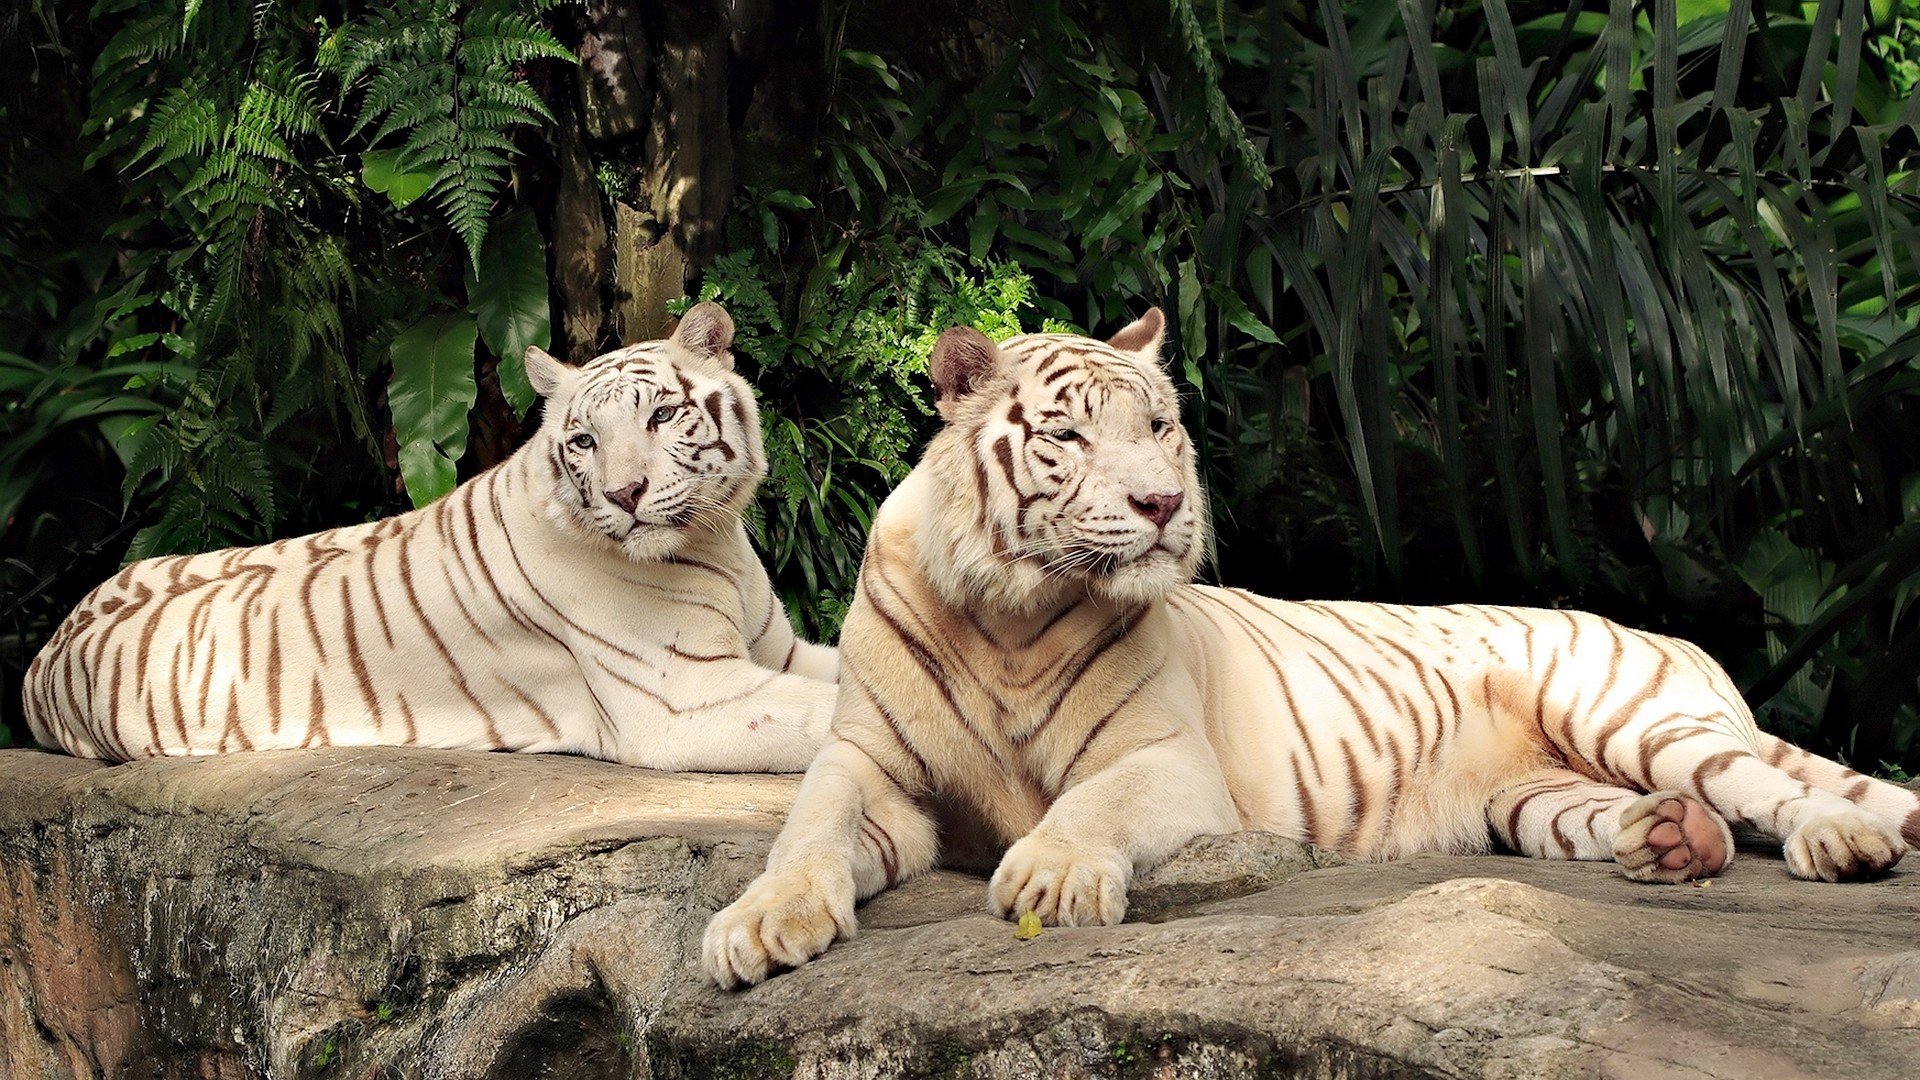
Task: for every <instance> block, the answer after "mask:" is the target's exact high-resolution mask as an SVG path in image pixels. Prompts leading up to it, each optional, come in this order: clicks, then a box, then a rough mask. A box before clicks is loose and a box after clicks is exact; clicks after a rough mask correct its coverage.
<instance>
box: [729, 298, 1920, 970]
mask: <svg viewBox="0 0 1920 1080" xmlns="http://www.w3.org/2000/svg"><path fill="white" fill-rule="evenodd" d="M1161 330H1162V324H1161V317H1160V314H1159V312H1157V311H1154V312H1150V313H1149V314H1148V315H1147V317H1146V318H1144V319H1141V320H1140V321H1138V322H1136V323H1135V324H1133V325H1132V326H1129V327H1128V328H1126V329H1125V330H1123V331H1121V333H1120V334H1119V335H1118V336H1117V337H1115V338H1114V339H1113V340H1112V341H1111V342H1110V343H1101V342H1098V341H1092V340H1089V339H1086V338H1080V337H1072V336H1066V335H1058V334H1035V335H1025V336H1021V337H1016V338H1013V339H1010V340H1008V341H1006V342H1003V343H1001V344H1000V345H999V346H997V347H996V346H995V345H994V344H993V343H991V342H989V341H988V340H987V339H986V338H984V337H982V336H981V335H980V334H978V333H975V332H973V331H971V330H965V329H957V330H951V331H948V332H947V333H946V334H944V335H942V337H941V338H940V340H939V343H938V344H937V345H936V347H935V349H934V353H933V357H932V362H931V368H932V374H933V379H934V383H935V385H936V386H937V387H938V389H939V392H940V401H939V407H940V411H941V413H942V415H943V416H944V417H945V419H946V427H945V429H944V430H943V431H941V432H940V433H939V435H937V436H936V437H935V438H934V440H933V442H932V443H931V444H930V445H929V446H928V448H927V451H926V454H925V456H924V457H923V458H922V459H921V462H920V464H919V465H918V466H917V467H916V468H915V469H914V471H913V473H912V474H911V475H910V476H909V477H908V478H907V480H906V482H905V483H903V484H902V485H901V486H900V488H899V489H898V490H896V491H895V492H894V493H893V495H892V496H891V497H889V498H888V499H887V501H886V504H885V505H884V506H883V507H882V509H881V512H880V514H879V515H878V516H877V517H876V519H875V521H874V524H873V531H872V534H871V536H870V538H869V540H868V544H867V552H866V558H865V560H864V562H863V564H862V566H861V570H860V583H859V589H858V595H857V596H856V598H855V600H854V603H853V606H852V609H851V610H850V612H849V613H848V616H847V621H846V626H845V628H844V630H843V631H842V634H841V658H842V664H843V670H842V678H841V694H840V700H839V706H838V711H837V712H836V714H835V716H834V722H833V728H834V735H835V739H834V741H833V742H832V743H831V744H830V745H828V746H827V747H826V749H824V750H822V751H821V753H820V756H819V757H818V758H816V759H815V760H814V762H813V764H812V765H811V766H810V767H809V768H808V770H807V775H806V778H805V779H804V780H803V781H802V782H801V785H800V792H799V796H798V798H797V800H796V802H795V804H794V807H793V810H792V813H791V815H790V816H789V818H788V820H787V824H786V827H785V828H784V829H783V830H782V831H781V833H780V836H779V838H778V839H777V840H776V841H775V843H774V845H773V850H772V852H771V853H770V855H769V856H768V859H767V869H766V872H765V873H764V874H762V875H761V876H760V878H759V879H758V880H756V881H755V882H753V884H751V885H750V886H748V888H747V890H746V892H745V894H744V895H742V896H741V897H740V899H739V900H738V901H736V902H735V903H734V904H732V905H731V906H729V907H727V908H726V909H724V910H723V911H721V912H720V913H719V914H718V915H716V916H714V918H713V920H712V922H711V923H709V924H708V927H707V932H706V936H705V940H704V943H703V948H702V958H703V963H704V966H705V968H706V970H707V972H708V974H709V975H710V976H711V977H712V978H713V979H714V980H715V981H716V982H718V983H720V984H721V985H723V986H739V985H742V984H750V983H755V982H758V981H760V980H761V979H764V978H766V977H767V975H768V974H769V972H770V971H772V970H773V969H775V968H777V967H779V966H793V965H797V964H800V963H803V962H805V961H806V960H807V959H809V958H810V957H813V956H815V955H817V954H819V953H820V952H821V951H822V950H824V949H825V948H827V946H828V945H829V944H830V943H832V942H833V941H834V940H835V939H836V938H844V937H848V936H850V935H852V934H853V932H854V930H855V926H856V923H855V917H854V904H855V902H856V901H857V900H858V899H860V898H863V897H866V896H870V895H872V894H874V893H876V892H879V891H881V890H882V889H885V888H888V887H889V886H891V885H893V884H894V883H896V882H898V881H900V880H901V879H903V878H906V877H909V876H912V875H914V874H917V873H920V872H921V871H923V870H925V869H927V868H928V867H929V866H931V865H932V864H933V862H934V860H935V858H936V856H945V857H946V858H948V859H949V860H954V859H961V860H964V859H966V858H967V857H969V856H970V855H973V854H975V853H983V854H985V855H987V856H988V858H989V860H991V859H992V858H995V857H997V858H998V867H997V869H995V870H994V872H993V877H992V880H991V882H990V883H989V885H988V889H987V895H988V901H989V906H990V908H991V910H993V911H994V912H996V913H998V914H1000V915H1002V916H1006V917H1014V916H1018V915H1021V914H1023V913H1026V912H1033V913H1036V914H1037V915H1038V916H1039V917H1040V919H1041V920H1042V921H1043V922H1046V923H1051V924H1065V925H1088V924H1106V923H1113V922H1117V921H1119V920H1120V919H1121V918H1122V917H1123V915H1124V914H1125V912H1126V901H1127V893H1126V890H1127V885H1128V882H1129V880H1130V879H1131V877H1132V876H1133V875H1134V874H1135V873H1136V872H1137V871H1139V870H1140V869H1142V868H1144V867H1147V866H1151V865H1152V864H1154V863H1155V862H1157V861H1159V860H1160V859H1163V858H1165V857H1166V856H1167V855H1168V854H1169V853H1171V852H1172V851H1173V850H1174V849H1175V848H1176V847H1178V846H1179V845H1180V844H1182V843H1184V842H1185V841H1187V840H1189V839H1191V838H1193V837H1194V836H1196V835H1200V834H1204V833H1217V832H1226V831H1230V830H1234V829H1263V830H1268V831H1272V832H1276V833H1281V834H1284V835H1286V836H1291V837H1295V838H1299V839H1302V840H1309V841H1312V842H1313V843H1316V844H1321V845H1324V846H1328V847H1332V848H1335V849H1337V850H1339V851H1341V852H1343V853H1345V854H1347V855H1349V856H1352V857H1356V858H1362V859H1381V858H1389V857H1393V856H1399V855H1409V854H1413V853H1416V852H1456V853H1464V852H1476V851H1485V850H1487V849H1488V848H1489V847H1490V846H1491V843H1492V841H1493V840H1494V839H1496V838H1497V839H1499V840H1500V841H1502V842H1503V843H1505V844H1506V845H1508V846H1509V847H1511V848H1513V849H1516V850H1518V851H1520V852H1521V853H1523V854H1526V855H1531V856H1536V857H1540V858H1561V859H1612V860H1615V861H1616V862H1617V863H1618V864H1619V866H1620V867H1621V869H1622V870H1623V871H1624V872H1625V873H1626V875H1627V876H1628V877H1631V878H1635V879H1638V880H1645V881H1665V882H1672V881H1684V880H1687V879H1691V878H1696V877H1700V876H1703V875H1708V874H1713V873H1717V872H1719V870H1720V869H1721V868H1722V867H1724V866H1725V865H1726V864H1727V861H1728V860H1729V859H1731V858H1732V857H1733V843H1732V837H1731V835H1730V833H1729V831H1728V828H1727V824H1726V820H1727V819H1732V820H1734V821H1739V822H1744V823H1746V824H1749V825H1752V826H1754V827H1756V828H1758V829H1760V830H1761V831H1763V832H1766V833H1768V834H1770V835H1772V836H1775V837H1778V838H1780V839H1782V840H1784V841H1785V846H1786V857H1787V866H1788V869H1789V870H1790V871H1791V872H1792V873H1793V874H1795V875H1796V876H1799V877H1806V878H1818V879H1823V880H1828V881H1834V880H1840V879H1846V878H1858V877H1867V876H1872V875H1874V874H1877V873H1879V872H1881V871H1884V870H1885V869H1887V868H1888V867H1889V866H1891V865H1892V864H1893V863H1894V862H1895V861H1897V860H1898V859H1899V858H1900V857H1901V856H1902V855H1903V854H1904V853H1905V851H1906V849H1907V846H1908V845H1909V844H1913V843H1920V798H1917V797H1916V796H1915V795H1914V794H1913V793H1912V792H1909V791H1906V790H1903V789H1901V788H1898V787H1895V786H1893V785H1891V784H1887V783H1883V782H1881V781H1877V780H1873V779H1870V778H1868V777H1864V776H1861V775H1859V774H1857V773H1854V772H1852V771H1851V770H1848V769H1844V768H1842V767H1841V766H1839V765H1837V764H1835V763H1833V762H1830V761H1826V760H1824V759H1821V758H1818V757H1815V756H1814V755H1812V754H1809V753H1806V752H1805V751H1802V750H1799V749H1797V748H1795V747H1792V746H1789V745H1788V744H1786V743H1784V742H1781V741H1780V740H1778V739H1775V738H1772V737H1771V736H1768V735H1764V734H1762V733H1760V732H1759V731H1757V730H1756V729H1755V728H1754V725H1753V718H1752V716H1751V714H1750V713H1749V712H1748V710H1747V708H1746V706H1745V705H1744V704H1743V703H1742V701H1741V699H1740V695H1739V693H1738V692H1737V691H1736V689H1735V688H1734V686H1733V684H1732V683H1731V682H1730V681H1729V680H1728V678H1727V676H1726V674H1725V672H1723V671H1721V670H1720V668H1719V667H1718V666H1716V665H1715V664H1714V663H1713V662H1712V661H1711V660H1710V659H1708V658H1707V657H1706V656H1705V655H1704V654H1703V653H1701V652H1700V650H1698V649H1697V648H1694V647H1693V646H1691V645H1689V644H1686V643H1685V642H1681V641H1676V640H1674V639H1671V638H1663V637H1658V636H1655V635H1652V634H1644V633H1640V632H1637V631H1634V630H1630V629H1627V628H1624V627H1621V626H1618V625H1615V624H1613V623H1611V622H1608V621H1606V620H1604V619H1600V618H1598V617H1595V616H1592V615H1585V614H1578V613H1573V612H1563V611H1540V610H1526V609H1515V608H1497V607H1470V606H1462V607H1444V608H1413V607H1405V606H1399V605H1388V604H1356V603H1328V604H1313V603H1304V604H1303V603H1283V602H1280V601H1276V600H1268V599H1264V598H1261V597H1258V596H1253V595H1251V594H1248V593H1245V592H1241V591H1239V590H1234V589H1216V588H1205V587H1198V586H1192V585H1186V584H1184V583H1185V582H1186V581H1188V580H1189V579H1190V578H1191V577H1192V575H1193V573H1194V571H1195V570H1196V568H1197V567H1198V564H1199V562H1200V558H1201V552H1202V549H1203V546H1204V544H1203V540H1204V536H1205V532H1206V520H1205V506H1206V499H1205V496H1204V493H1203V492H1202V491H1201V490H1200V486H1199V482H1198V479H1197V477H1196V474H1195V469H1194V459H1193V454H1192V450H1191V444H1190V443H1189V441H1188V438H1187V435H1186V433H1185V431H1184V430H1182V428H1181V426H1180V424H1179V422H1178V420H1177V415H1178V414H1177V412H1176V409H1175V397H1174V390H1173V386H1172V383H1171V382H1170V381H1169V380H1168V378H1167V376H1166V374H1165V373H1164V372H1163V371H1162V370H1161V368H1160V364H1159V362H1158V353H1159V347H1160V337H1161ZM1647 792H1652V793H1653V794H1645V793H1647ZM985 865H992V863H991V861H989V862H987V863H986V864H985Z"/></svg>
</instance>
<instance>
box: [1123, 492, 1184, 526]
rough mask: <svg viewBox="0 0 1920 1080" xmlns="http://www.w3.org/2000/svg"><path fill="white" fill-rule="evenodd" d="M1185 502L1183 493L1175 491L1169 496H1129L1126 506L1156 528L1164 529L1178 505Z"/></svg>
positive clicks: (1178, 507)
mask: <svg viewBox="0 0 1920 1080" xmlns="http://www.w3.org/2000/svg"><path fill="white" fill-rule="evenodd" d="M1186 500H1187V497H1186V495H1185V494H1184V493H1182V492H1178V491H1176V492H1174V493H1173V494H1171V495H1129V496H1127V505H1128V506H1131V507H1133V509H1134V510H1135V512H1137V513H1138V514H1139V515H1140V516H1141V517H1143V518H1146V519H1147V520H1148V521H1151V522H1153V524H1154V526H1155V527H1156V528H1161V529H1164V528H1166V527H1167V522H1169V521H1172V520H1173V515H1174V513H1175V512H1176V511H1178V510H1179V509H1180V504H1181V503H1183V502H1185V501H1186Z"/></svg>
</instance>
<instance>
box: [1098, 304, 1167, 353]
mask: <svg viewBox="0 0 1920 1080" xmlns="http://www.w3.org/2000/svg"><path fill="white" fill-rule="evenodd" d="M1166 336H1167V319H1166V316H1164V315H1162V314H1160V309H1159V308H1157V307H1151V308H1148V309H1147V313H1146V314H1145V315H1142V316H1140V317H1139V318H1137V319H1135V320H1133V321H1132V322H1130V323H1128V324H1127V325H1126V326H1125V327H1124V328H1123V329H1122V330H1121V331H1120V332H1119V333H1117V334H1115V335H1113V336H1112V337H1110V338H1108V339H1107V344H1109V345H1111V346H1113V347H1114V348H1116V349H1119V350H1120V351H1121V352H1134V353H1146V354H1148V355H1149V356H1152V357H1153V358H1154V359H1155V360H1158V359H1159V358H1160V343H1161V342H1162V341H1163V340H1165V339H1166Z"/></svg>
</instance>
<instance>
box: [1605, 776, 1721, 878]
mask: <svg viewBox="0 0 1920 1080" xmlns="http://www.w3.org/2000/svg"><path fill="white" fill-rule="evenodd" d="M1732 859H1733V830H1731V829H1729V828H1727V823H1726V821H1725V820H1724V819H1723V818H1721V816H1720V815H1719V814H1716V813H1714V812H1713V811H1712V810H1711V809H1709V808H1708V807H1707V805H1706V804H1705V803H1702V802H1701V801H1699V800H1698V799H1695V798H1693V797H1692V796H1690V795H1683V794H1681V793H1680V792H1678V791H1656V792H1654V793H1653V794H1651V795H1646V796H1643V797H1641V798H1639V799H1636V800H1635V801H1634V802H1633V803H1632V804H1631V805H1629V806H1628V807H1627V808H1626V809H1625V810H1623V811H1621V812H1620V834H1619V836H1617V837H1615V838H1614V841H1613V861H1614V862H1617V863H1619V864H1620V869H1621V870H1622V871H1623V872H1624V873H1625V874H1626V875H1627V877H1629V878H1631V879H1633V880H1634V881H1657V882H1662V883H1666V884H1673V883H1677V882H1682V881H1692V880H1693V879H1695V878H1703V877H1711V876H1713V875H1714V874H1717V873H1719V872H1720V871H1721V870H1723V869H1725V868H1726V865H1727V863H1728V862H1730V861H1732Z"/></svg>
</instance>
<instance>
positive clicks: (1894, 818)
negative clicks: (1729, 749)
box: [1760, 732, 1920, 847]
mask: <svg viewBox="0 0 1920 1080" xmlns="http://www.w3.org/2000/svg"><path fill="white" fill-rule="evenodd" d="M1760 756H1761V757H1762V758H1764V759H1766V762H1767V764H1769V765H1772V766H1773V767H1774V768H1776V769H1779V770H1780V771H1781V772H1784V773H1786V774H1787V775H1788V776H1791V777H1793V778H1794V779H1795V780H1799V781H1801V782H1803V783H1807V784H1812V785H1813V786H1814V787H1817V788H1820V789H1822V790H1824V791H1831V792H1833V793H1834V794H1835V795H1838V796H1840V797H1841V798H1843V799H1845V800H1847V801H1848V802H1850V803H1852V804H1854V805H1855V806H1858V807H1859V808H1860V809H1862V810H1865V811H1866V812H1867V813H1869V814H1877V815H1879V816H1880V817H1883V818H1886V819H1887V820H1888V821H1891V822H1893V823H1894V824H1896V825H1898V826H1900V836H1901V838H1902V839H1904V840H1905V841H1906V842H1907V844H1908V845H1909V846H1912V847H1920V793H1915V792H1913V791H1909V790H1907V789H1906V788H1903V787H1901V786H1899V785H1898V784H1889V783H1887V782H1886V781H1885V780H1876V779H1874V778H1873V777H1871V776H1868V775H1866V774H1865V773H1860V772H1856V771H1854V770H1852V769H1849V768H1847V767H1846V766H1845V765H1842V764H1840V763H1839V762H1837V761H1829V760H1827V759H1826V758H1823V757H1821V756H1820V755H1818V754H1815V753H1811V752H1809V751H1806V750H1802V749H1800V748H1799V747H1797V746H1795V745H1793V744H1792V743H1790V742H1787V741H1786V740H1785V739H1780V738H1776V737H1774V736H1772V735H1768V734H1766V733H1765V732H1762V733H1761V735H1760Z"/></svg>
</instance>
